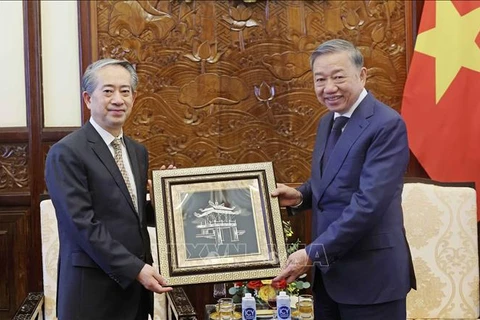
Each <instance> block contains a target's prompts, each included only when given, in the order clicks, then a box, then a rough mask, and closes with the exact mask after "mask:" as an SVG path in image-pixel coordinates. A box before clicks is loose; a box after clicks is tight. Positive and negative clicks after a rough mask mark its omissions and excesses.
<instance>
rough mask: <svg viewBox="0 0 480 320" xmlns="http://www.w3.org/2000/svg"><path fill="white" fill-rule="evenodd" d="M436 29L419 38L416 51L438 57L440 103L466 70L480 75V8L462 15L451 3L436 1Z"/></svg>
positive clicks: (437, 71)
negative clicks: (478, 38)
mask: <svg viewBox="0 0 480 320" xmlns="http://www.w3.org/2000/svg"><path fill="white" fill-rule="evenodd" d="M435 5H436V17H435V21H436V22H435V24H436V26H435V28H433V29H430V30H428V31H425V32H422V33H421V34H419V35H418V37H417V42H416V45H415V51H418V52H421V53H424V54H426V55H429V56H432V57H434V58H435V97H436V103H438V102H439V101H440V99H441V98H442V96H443V95H444V93H445V92H446V91H447V89H448V87H449V86H450V84H451V83H452V81H453V79H454V78H455V76H456V75H457V73H458V72H459V71H460V68H461V67H465V68H468V69H471V70H474V71H478V72H480V48H479V47H478V45H477V44H476V43H475V39H476V38H477V36H478V34H479V32H480V8H477V9H475V10H473V11H471V12H469V13H467V14H465V15H463V16H461V15H460V14H459V13H458V11H457V9H456V8H455V6H454V5H453V3H452V2H451V1H445V0H437V1H436V3H435Z"/></svg>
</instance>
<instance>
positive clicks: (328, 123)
mask: <svg viewBox="0 0 480 320" xmlns="http://www.w3.org/2000/svg"><path fill="white" fill-rule="evenodd" d="M325 118H326V119H325V122H324V123H325V125H321V126H319V128H318V132H317V137H325V138H324V139H317V141H318V143H319V144H320V145H319V146H318V159H316V160H315V163H316V168H318V170H320V167H321V165H322V158H323V154H324V153H325V147H326V145H327V140H328V135H329V131H330V130H332V121H333V112H331V113H329V114H328V115H327V116H326V117H325ZM320 174H321V173H320Z"/></svg>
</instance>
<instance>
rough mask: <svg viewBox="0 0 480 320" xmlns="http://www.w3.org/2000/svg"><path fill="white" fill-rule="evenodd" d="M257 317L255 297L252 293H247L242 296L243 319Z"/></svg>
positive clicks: (247, 319)
mask: <svg viewBox="0 0 480 320" xmlns="http://www.w3.org/2000/svg"><path fill="white" fill-rule="evenodd" d="M255 319H257V305H256V303H255V298H254V297H252V294H251V293H248V292H247V293H245V296H244V297H243V298H242V320H255Z"/></svg>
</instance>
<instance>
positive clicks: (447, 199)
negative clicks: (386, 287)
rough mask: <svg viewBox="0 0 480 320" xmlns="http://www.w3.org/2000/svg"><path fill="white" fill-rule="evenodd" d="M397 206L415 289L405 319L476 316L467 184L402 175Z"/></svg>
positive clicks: (473, 221)
mask: <svg viewBox="0 0 480 320" xmlns="http://www.w3.org/2000/svg"><path fill="white" fill-rule="evenodd" d="M402 196H403V199H402V207H403V210H404V219H405V229H406V234H407V239H408V242H409V244H410V249H411V252H412V259H413V264H414V267H415V274H416V277H417V290H416V291H415V290H412V291H411V292H410V293H409V294H408V296H407V318H408V319H477V318H478V316H479V266H478V236H477V205H476V192H475V189H474V188H473V185H472V184H465V183H448V184H446V183H438V182H435V181H432V180H427V179H413V178H410V179H406V181H405V184H404V190H403V195H402Z"/></svg>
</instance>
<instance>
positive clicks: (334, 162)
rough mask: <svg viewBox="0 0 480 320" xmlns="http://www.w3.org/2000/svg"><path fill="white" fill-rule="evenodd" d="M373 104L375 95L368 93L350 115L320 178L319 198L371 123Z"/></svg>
mask: <svg viewBox="0 0 480 320" xmlns="http://www.w3.org/2000/svg"><path fill="white" fill-rule="evenodd" d="M373 105H374V101H373V97H372V96H371V95H370V94H368V95H367V96H366V97H365V99H363V101H362V102H361V103H360V105H359V106H358V107H357V109H355V111H354V112H353V114H352V116H351V117H350V120H348V123H347V126H346V127H345V129H344V131H343V133H342V135H341V136H340V138H339V139H338V142H337V144H336V146H335V149H334V150H333V151H332V153H331V155H330V161H329V162H328V164H327V166H326V167H325V172H324V173H323V175H322V178H321V180H320V185H319V188H318V192H319V199H320V198H321V197H322V196H323V193H324V192H325V189H326V188H327V187H328V185H330V183H331V182H332V180H333V179H334V178H335V176H336V175H337V173H338V172H339V170H340V168H341V167H342V164H343V162H344V160H345V158H346V157H347V155H348V152H349V151H350V149H351V148H352V146H353V145H354V144H355V142H356V141H357V139H358V138H359V137H360V135H361V134H362V132H363V131H364V130H365V129H366V128H367V127H368V125H369V124H370V122H369V121H368V118H370V117H371V116H372V115H373ZM327 127H328V126H327ZM325 143H326V142H323V149H322V154H323V152H324V151H325Z"/></svg>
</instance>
